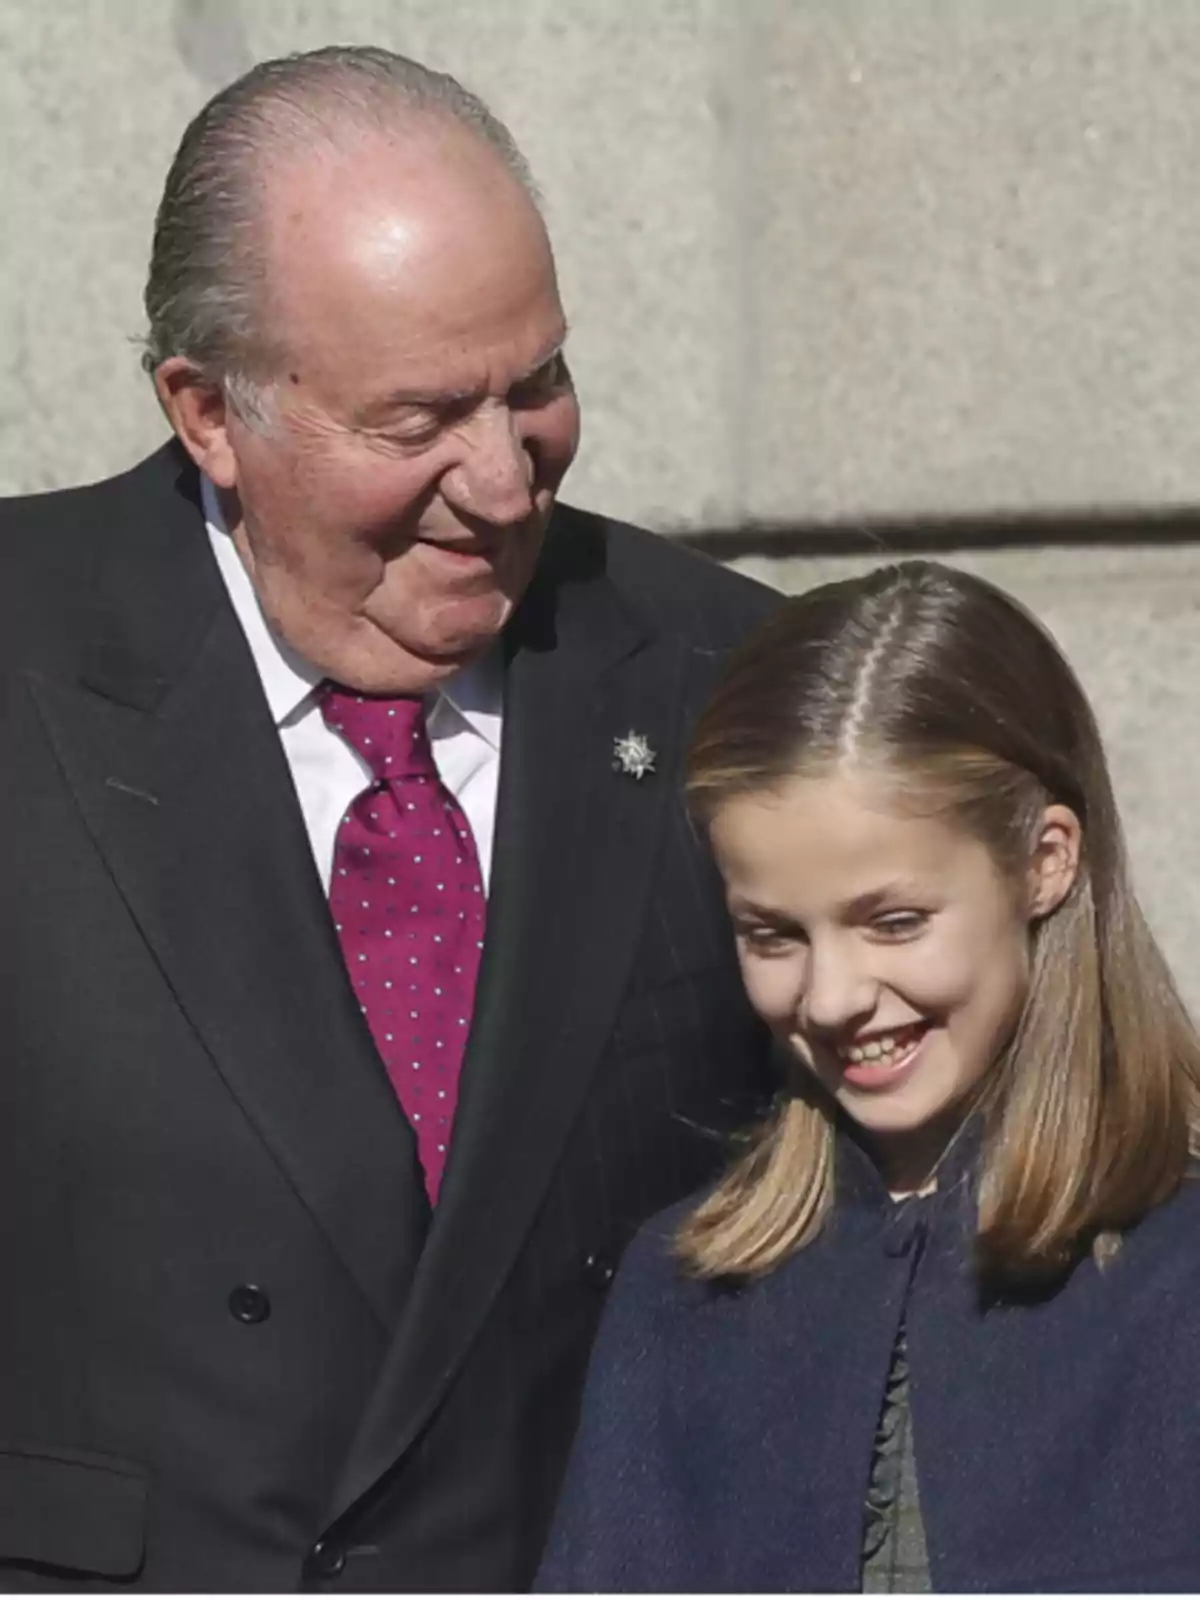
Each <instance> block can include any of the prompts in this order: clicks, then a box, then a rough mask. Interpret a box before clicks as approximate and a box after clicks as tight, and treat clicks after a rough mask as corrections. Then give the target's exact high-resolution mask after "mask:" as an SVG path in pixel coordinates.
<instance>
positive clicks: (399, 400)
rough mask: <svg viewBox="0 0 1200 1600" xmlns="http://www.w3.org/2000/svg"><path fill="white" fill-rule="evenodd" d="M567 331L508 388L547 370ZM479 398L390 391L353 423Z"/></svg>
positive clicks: (461, 392) (476, 394) (473, 392)
mask: <svg viewBox="0 0 1200 1600" xmlns="http://www.w3.org/2000/svg"><path fill="white" fill-rule="evenodd" d="M568 331H569V330H568V329H567V328H564V329H563V331H562V334H561V335H560V336H559V337H558V338H557V339H556V340H555V341H554V343H553V344H552V345H551V346H550V347H549V349H547V350H546V351H545V353H544V354H542V355H539V356H538V357H537V359H536V360H535V361H534V363H533V364H532V366H530V367H528V368H527V369H526V370H525V371H524V372H523V373H521V374H520V376H519V377H517V378H515V379H514V380H513V382H512V384H511V385H510V388H512V389H519V388H520V386H521V385H522V384H523V383H528V382H529V380H530V379H531V378H533V377H535V376H536V375H537V374H538V373H539V372H540V371H541V370H542V368H543V367H545V366H548V365H549V364H550V362H551V361H553V360H554V359H555V358H556V357H557V356H561V355H562V353H563V349H564V347H565V346H566V342H567V333H568ZM482 398H483V395H482V393H481V391H480V390H478V389H393V390H392V391H391V393H390V394H385V395H381V396H380V397H379V399H377V400H370V401H368V402H367V404H366V405H364V406H363V407H361V409H360V410H359V412H358V413H357V417H356V420H357V421H358V422H360V423H362V422H367V421H369V420H370V419H371V418H373V417H379V416H386V415H387V414H388V413H389V412H392V411H399V410H401V409H402V408H403V407H404V406H459V405H466V404H467V403H468V402H469V401H472V400H481V399H482Z"/></svg>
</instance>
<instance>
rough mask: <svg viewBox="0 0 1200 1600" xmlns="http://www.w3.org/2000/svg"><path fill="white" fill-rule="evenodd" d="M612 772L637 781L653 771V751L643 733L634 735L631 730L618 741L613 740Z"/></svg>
mask: <svg viewBox="0 0 1200 1600" xmlns="http://www.w3.org/2000/svg"><path fill="white" fill-rule="evenodd" d="M613 771H614V772H624V773H625V774H626V775H627V776H628V777H630V778H638V779H641V778H644V777H645V776H646V774H647V773H648V772H653V771H654V751H653V750H652V749H651V748H650V741H649V740H648V739H647V738H646V735H645V734H644V733H634V731H633V729H632V728H631V729H630V730H629V732H628V733H627V734H624V735H623V736H622V737H621V738H620V739H614V740H613Z"/></svg>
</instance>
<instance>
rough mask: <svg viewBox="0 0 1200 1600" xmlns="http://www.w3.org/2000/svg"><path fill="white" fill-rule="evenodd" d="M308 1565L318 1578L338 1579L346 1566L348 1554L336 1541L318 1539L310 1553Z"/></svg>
mask: <svg viewBox="0 0 1200 1600" xmlns="http://www.w3.org/2000/svg"><path fill="white" fill-rule="evenodd" d="M308 1564H309V1566H310V1567H311V1568H312V1571H313V1573H314V1574H315V1575H316V1576H317V1577H318V1578H326V1579H328V1578H336V1577H337V1576H338V1575H339V1573H341V1572H342V1570H343V1569H344V1567H345V1565H346V1552H345V1551H344V1550H343V1549H342V1547H341V1545H340V1544H338V1542H337V1540H336V1539H318V1540H317V1542H316V1544H315V1545H313V1547H312V1549H311V1550H310V1551H309V1552H308Z"/></svg>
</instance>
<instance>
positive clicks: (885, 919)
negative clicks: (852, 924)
mask: <svg viewBox="0 0 1200 1600" xmlns="http://www.w3.org/2000/svg"><path fill="white" fill-rule="evenodd" d="M928 921H929V916H928V913H927V912H924V911H885V912H882V913H881V914H880V915H879V916H877V917H875V918H874V919H873V921H872V923H871V928H872V930H873V931H874V932H875V933H879V934H882V935H883V937H884V938H885V939H911V938H913V937H914V936H915V935H916V934H918V933H921V932H922V931H923V930H924V928H925V925H926V924H927V923H928Z"/></svg>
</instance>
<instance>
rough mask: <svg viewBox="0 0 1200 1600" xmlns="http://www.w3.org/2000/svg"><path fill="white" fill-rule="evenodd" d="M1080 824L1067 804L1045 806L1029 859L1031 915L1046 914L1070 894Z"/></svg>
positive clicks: (1080, 837) (1080, 846)
mask: <svg viewBox="0 0 1200 1600" xmlns="http://www.w3.org/2000/svg"><path fill="white" fill-rule="evenodd" d="M1082 849H1083V828H1082V827H1081V825H1080V822H1079V818H1078V817H1077V816H1076V815H1075V813H1074V812H1073V811H1072V810H1071V809H1070V807H1069V806H1060V805H1053V806H1047V807H1046V809H1045V811H1044V812H1043V813H1042V820H1041V824H1040V826H1039V828H1038V832H1037V836H1036V838H1035V839H1034V843H1033V853H1032V855H1031V857H1030V862H1029V875H1028V886H1029V896H1028V904H1027V910H1028V914H1029V916H1030V917H1031V918H1034V919H1036V918H1040V917H1048V916H1049V915H1050V913H1051V912H1052V911H1055V910H1057V909H1058V907H1059V906H1060V905H1062V903H1063V901H1064V900H1065V899H1066V898H1067V896H1068V895H1069V894H1070V892H1071V889H1072V888H1073V886H1074V884H1075V880H1076V878H1077V877H1078V876H1079V858H1080V854H1081V852H1082Z"/></svg>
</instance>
